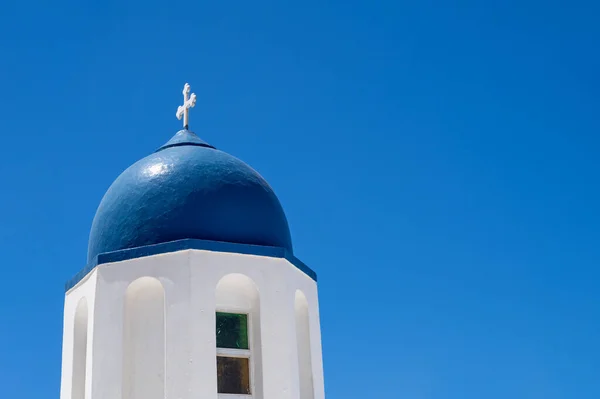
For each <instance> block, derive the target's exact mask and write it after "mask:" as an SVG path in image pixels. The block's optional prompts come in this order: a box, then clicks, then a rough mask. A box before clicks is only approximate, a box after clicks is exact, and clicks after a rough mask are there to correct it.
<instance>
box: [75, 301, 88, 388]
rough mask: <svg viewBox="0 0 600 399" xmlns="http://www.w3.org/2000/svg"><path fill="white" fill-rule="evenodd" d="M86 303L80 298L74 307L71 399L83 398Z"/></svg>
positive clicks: (85, 353) (85, 354) (85, 358)
mask: <svg viewBox="0 0 600 399" xmlns="http://www.w3.org/2000/svg"><path fill="white" fill-rule="evenodd" d="M87 333H88V305H87V300H86V299H85V298H81V299H80V300H79V303H78V304H77V308H76V309H75V319H74V326H73V377H72V384H73V385H72V386H71V398H72V399H84V398H85V373H86V365H87Z"/></svg>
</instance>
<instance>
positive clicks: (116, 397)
mask: <svg viewBox="0 0 600 399" xmlns="http://www.w3.org/2000/svg"><path fill="white" fill-rule="evenodd" d="M127 285H128V282H127V281H119V280H117V281H105V280H104V279H103V278H102V277H99V278H98V287H97V292H96V306H95V311H94V312H93V315H94V316H93V319H94V321H93V326H94V327H93V335H94V337H93V338H94V339H93V344H92V353H91V356H89V357H88V359H89V360H88V361H91V367H89V366H90V364H89V363H88V374H89V376H91V378H90V379H88V384H89V386H91V395H90V396H86V399H120V398H121V397H122V387H123V384H122V375H123V310H124V306H123V300H124V294H125V290H126V288H127ZM88 353H89V352H88Z"/></svg>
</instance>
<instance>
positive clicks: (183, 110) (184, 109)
mask: <svg viewBox="0 0 600 399" xmlns="http://www.w3.org/2000/svg"><path fill="white" fill-rule="evenodd" d="M182 93H183V105H180V106H179V107H177V113H176V114H175V116H177V119H179V120H181V117H183V127H184V128H185V129H187V128H188V124H189V118H190V108H194V107H195V106H196V94H194V93H192V95H191V96H190V95H189V94H190V85H189V84H187V83H186V84H185V85H184V86H183V92H182ZM188 96H189V97H188Z"/></svg>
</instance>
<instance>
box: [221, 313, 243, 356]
mask: <svg viewBox="0 0 600 399" xmlns="http://www.w3.org/2000/svg"><path fill="white" fill-rule="evenodd" d="M217 348H231V349H248V315H245V314H235V313H220V312H217Z"/></svg>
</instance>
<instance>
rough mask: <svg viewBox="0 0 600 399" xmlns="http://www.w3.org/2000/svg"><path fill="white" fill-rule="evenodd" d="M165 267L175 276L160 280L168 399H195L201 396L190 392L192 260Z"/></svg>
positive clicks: (175, 261) (181, 258)
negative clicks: (163, 311)
mask: <svg viewBox="0 0 600 399" xmlns="http://www.w3.org/2000/svg"><path fill="white" fill-rule="evenodd" d="M166 266H167V267H169V268H170V272H171V273H172V274H171V275H170V276H169V279H161V282H162V284H163V287H164V289H165V308H166V312H165V331H166V355H165V360H166V381H165V392H166V397H167V398H173V399H195V398H199V397H202V396H195V395H192V392H191V391H190V388H191V386H190V383H191V381H190V377H191V375H190V371H191V368H192V364H191V361H192V344H191V342H192V341H193V339H192V334H191V327H192V324H193V319H194V310H193V308H192V306H191V292H190V268H189V256H178V257H177V258H173V263H171V264H168V265H166Z"/></svg>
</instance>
